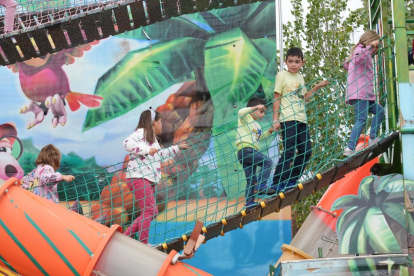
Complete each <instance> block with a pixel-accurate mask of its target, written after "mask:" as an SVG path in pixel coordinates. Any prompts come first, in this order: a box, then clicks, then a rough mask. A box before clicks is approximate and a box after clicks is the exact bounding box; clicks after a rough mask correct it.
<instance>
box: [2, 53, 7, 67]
mask: <svg viewBox="0 0 414 276" xmlns="http://www.w3.org/2000/svg"><path fill="white" fill-rule="evenodd" d="M5 65H7V63H6V61H5V60H4V58H3V56H2V55H0V66H5Z"/></svg>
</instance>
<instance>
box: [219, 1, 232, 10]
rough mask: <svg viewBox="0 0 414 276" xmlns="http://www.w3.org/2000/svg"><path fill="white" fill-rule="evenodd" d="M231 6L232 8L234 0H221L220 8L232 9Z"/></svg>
mask: <svg viewBox="0 0 414 276" xmlns="http://www.w3.org/2000/svg"><path fill="white" fill-rule="evenodd" d="M233 6H234V0H221V7H220V8H227V7H233Z"/></svg>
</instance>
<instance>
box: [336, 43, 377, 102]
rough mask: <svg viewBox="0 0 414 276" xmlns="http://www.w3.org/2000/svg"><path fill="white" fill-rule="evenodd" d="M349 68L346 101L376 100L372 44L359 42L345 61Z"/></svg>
mask: <svg viewBox="0 0 414 276" xmlns="http://www.w3.org/2000/svg"><path fill="white" fill-rule="evenodd" d="M344 68H345V69H347V70H348V78H347V91H346V98H345V100H346V102H347V103H348V102H349V100H368V101H375V100H376V96H375V93H374V90H373V85H374V84H373V80H374V70H373V64H372V46H368V47H366V46H364V45H362V44H359V45H358V46H357V47H356V48H355V52H354V54H353V55H352V57H351V59H350V60H349V61H348V60H346V61H345V62H344Z"/></svg>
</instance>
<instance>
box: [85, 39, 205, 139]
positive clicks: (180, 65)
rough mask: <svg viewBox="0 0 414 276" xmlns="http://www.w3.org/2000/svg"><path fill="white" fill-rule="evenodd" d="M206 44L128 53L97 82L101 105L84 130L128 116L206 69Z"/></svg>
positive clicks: (180, 43)
mask: <svg viewBox="0 0 414 276" xmlns="http://www.w3.org/2000/svg"><path fill="white" fill-rule="evenodd" d="M204 44H205V41H204V40H200V39H195V38H182V39H176V40H172V41H167V42H163V43H159V44H156V45H154V47H152V49H148V48H145V49H140V50H137V51H132V52H129V53H128V54H127V55H126V56H125V57H124V58H123V59H122V60H120V61H119V62H118V63H117V64H116V65H115V66H114V67H112V68H111V69H110V70H108V72H106V73H105V74H104V75H103V76H102V77H101V78H100V79H99V80H98V83H97V85H96V89H95V95H100V96H102V97H103V101H102V105H101V107H100V108H96V109H90V110H89V111H88V113H87V115H86V119H85V123H84V126H83V130H84V131H85V130H88V129H90V128H93V127H95V126H97V125H99V124H102V123H104V122H107V121H110V120H112V119H114V118H117V117H119V116H121V115H123V114H125V113H127V112H128V111H130V110H132V109H134V108H135V107H137V106H138V105H140V104H142V103H144V102H145V101H147V100H148V99H149V98H151V97H153V96H155V95H157V94H159V93H160V92H162V91H164V90H165V89H166V88H168V87H170V86H171V85H173V84H175V83H177V82H179V81H180V80H181V79H182V78H184V77H185V76H186V75H188V74H189V73H191V72H192V71H193V70H194V69H195V68H197V67H199V66H201V65H203V63H204V55H203V53H204V52H203V49H204Z"/></svg>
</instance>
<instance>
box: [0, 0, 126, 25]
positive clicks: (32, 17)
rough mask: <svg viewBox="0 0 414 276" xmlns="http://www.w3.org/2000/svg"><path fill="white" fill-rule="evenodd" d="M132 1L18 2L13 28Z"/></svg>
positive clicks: (1, 9)
mask: <svg viewBox="0 0 414 276" xmlns="http://www.w3.org/2000/svg"><path fill="white" fill-rule="evenodd" d="M129 2H131V1H119V0H109V1H104V0H46V1H39V0H33V1H26V0H22V1H19V2H18V5H17V8H16V12H15V18H14V27H13V30H24V29H29V28H31V27H37V26H41V25H45V24H53V23H55V22H57V21H59V20H68V19H70V18H72V17H73V16H75V15H79V14H86V13H90V12H96V11H98V12H99V11H102V10H103V9H104V8H105V7H109V6H112V5H115V4H116V5H118V4H125V3H129ZM5 13H6V8H5V7H2V6H0V21H1V22H0V33H3V29H4V16H5Z"/></svg>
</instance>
